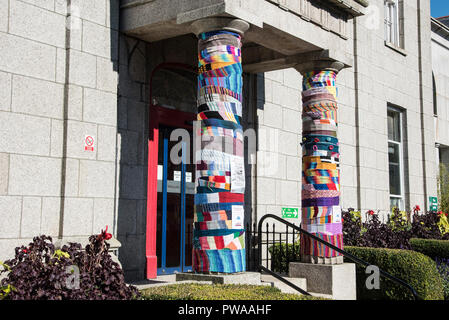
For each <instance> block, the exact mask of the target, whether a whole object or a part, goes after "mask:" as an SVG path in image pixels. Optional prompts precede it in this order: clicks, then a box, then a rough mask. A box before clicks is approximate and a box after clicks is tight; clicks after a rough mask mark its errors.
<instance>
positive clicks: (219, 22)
mask: <svg viewBox="0 0 449 320" xmlns="http://www.w3.org/2000/svg"><path fill="white" fill-rule="evenodd" d="M191 26H192V29H193V32H194V33H195V34H196V35H197V36H198V35H199V34H200V33H203V32H209V31H216V30H227V31H231V32H236V33H238V34H240V35H243V33H245V31H246V30H248V29H249V23H248V22H246V21H244V20H241V19H235V18H226V17H212V18H204V19H200V20H196V21H194V22H192V25H191Z"/></svg>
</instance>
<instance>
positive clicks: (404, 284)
mask: <svg viewBox="0 0 449 320" xmlns="http://www.w3.org/2000/svg"><path fill="white" fill-rule="evenodd" d="M268 218H273V219H275V220H277V221H279V222H281V223H283V224H285V225H287V226H289V227H291V228H293V229H294V230H296V231H298V232H300V233H303V234H305V235H307V236H308V237H310V238H312V239H314V240H316V241H318V242H321V243H322V244H324V245H325V246H328V247H329V248H331V249H333V250H335V251H337V252H338V253H340V254H342V255H343V256H344V257H346V258H348V259H349V260H351V261H353V262H355V263H359V264H362V265H364V266H365V267H367V266H370V265H371V264H370V263H368V262H366V261H364V260H362V259H359V258H357V257H356V256H354V255H352V254H350V253H349V252H346V251H344V250H342V249H340V248H337V247H336V246H334V245H333V244H331V243H329V242H327V241H325V240H323V239H320V238H318V237H317V236H315V235H313V234H311V233H309V232H307V231H305V230H304V229H301V228H300V227H298V226H296V225H294V224H293V223H291V222H288V221H287V220H284V219H282V218H279V217H278V216H275V215H274V214H266V215H264V216H263V217H262V218H261V219H260V220H259V223H258V226H257V233H258V247H259V262H260V263H259V269H260V270H263V271H267V270H268V269H267V268H266V267H264V266H262V237H261V234H262V223H263V221H264V220H265V219H268ZM269 271H270V272H269V273H270V274H272V275H273V273H275V272H274V271H271V270H269ZM379 273H380V274H381V275H382V276H384V277H385V278H388V279H390V280H392V281H394V282H396V283H398V284H400V285H401V286H403V287H406V288H407V289H408V290H410V291H411V293H412V295H413V298H414V299H415V300H421V298H420V297H419V296H418V294H417V293H416V291H415V289H414V288H413V287H412V286H411V285H409V284H408V283H407V282H405V281H404V280H402V279H399V278H397V277H395V276H393V275H391V274H389V273H388V272H386V271H383V270H382V269H380V268H379ZM273 276H274V275H273ZM275 277H276V278H278V279H279V277H282V276H281V275H279V274H276V276H275ZM281 281H283V282H285V283H286V281H287V282H288V280H285V279H283V280H281ZM287 284H288V283H287ZM289 285H290V286H291V287H293V288H294V287H296V286H295V285H294V284H292V283H290V284H289ZM296 290H298V289H296ZM298 291H300V292H301V293H303V291H304V290H302V289H301V290H298ZM309 295H310V294H309Z"/></svg>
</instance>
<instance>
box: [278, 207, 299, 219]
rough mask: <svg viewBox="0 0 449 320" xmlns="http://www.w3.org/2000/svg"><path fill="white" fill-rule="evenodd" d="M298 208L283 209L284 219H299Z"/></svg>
mask: <svg viewBox="0 0 449 320" xmlns="http://www.w3.org/2000/svg"><path fill="white" fill-rule="evenodd" d="M298 213H299V209H298V208H282V218H290V219H297V218H298V217H299V214H298Z"/></svg>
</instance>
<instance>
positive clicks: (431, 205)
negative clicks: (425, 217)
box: [429, 197, 438, 211]
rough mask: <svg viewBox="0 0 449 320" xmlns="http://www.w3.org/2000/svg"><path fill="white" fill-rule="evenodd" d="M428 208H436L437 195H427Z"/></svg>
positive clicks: (432, 209) (435, 209)
mask: <svg viewBox="0 0 449 320" xmlns="http://www.w3.org/2000/svg"><path fill="white" fill-rule="evenodd" d="M429 210H430V211H437V210H438V198H437V197H429Z"/></svg>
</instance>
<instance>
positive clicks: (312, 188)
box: [295, 60, 344, 264]
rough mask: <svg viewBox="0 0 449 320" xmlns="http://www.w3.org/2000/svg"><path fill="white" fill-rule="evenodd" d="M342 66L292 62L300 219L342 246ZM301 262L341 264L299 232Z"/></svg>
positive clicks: (333, 254) (337, 256)
mask: <svg viewBox="0 0 449 320" xmlns="http://www.w3.org/2000/svg"><path fill="white" fill-rule="evenodd" d="M343 66H344V65H343V64H342V63H340V62H333V61H325V60H318V61H313V62H308V63H304V64H300V65H297V66H295V69H296V70H298V71H299V72H301V74H302V75H303V92H302V105H303V106H302V152H303V153H302V154H303V157H302V192H301V194H302V222H301V224H302V228H303V229H305V230H306V231H308V232H310V233H312V234H313V235H315V236H317V237H319V238H321V239H323V240H325V241H327V242H330V243H331V244H333V245H335V246H336V247H338V248H343V232H342V221H341V207H340V168H339V161H340V150H339V149H340V148H339V143H338V135H337V127H338V119H337V88H336V86H335V80H336V76H337V73H338V72H339V71H340V70H341V69H342V68H343ZM301 261H302V262H307V263H319V264H339V263H343V257H342V256H341V255H340V254H339V253H338V252H336V251H335V250H332V249H330V248H329V247H326V246H324V245H323V244H321V243H319V242H318V241H316V240H313V239H311V238H310V237H307V236H304V235H301Z"/></svg>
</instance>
